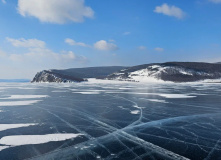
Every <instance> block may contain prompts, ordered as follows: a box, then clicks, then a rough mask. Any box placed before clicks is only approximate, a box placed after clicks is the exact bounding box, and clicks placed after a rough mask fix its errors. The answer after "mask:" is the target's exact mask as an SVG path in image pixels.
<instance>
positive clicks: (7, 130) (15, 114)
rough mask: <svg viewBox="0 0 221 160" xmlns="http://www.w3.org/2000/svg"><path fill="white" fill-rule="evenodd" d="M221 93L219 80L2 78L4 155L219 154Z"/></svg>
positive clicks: (128, 157)
mask: <svg viewBox="0 0 221 160" xmlns="http://www.w3.org/2000/svg"><path fill="white" fill-rule="evenodd" d="M220 93H221V85H220V84H218V83H217V84H206V83H186V84H174V83H155V84H143V83H126V82H125V83H123V82H115V83H109V82H106V83H96V82H93V83H92V82H85V83H73V84H30V83H17V84H16V83H0V159H1V160H22V159H29V160H38V159H39V160H48V159H53V160H94V159H105V160H113V159H114V160H118V159H122V160H167V159H168V160H185V159H192V160H218V159H221V94H220Z"/></svg>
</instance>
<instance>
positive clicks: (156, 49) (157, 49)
mask: <svg viewBox="0 0 221 160" xmlns="http://www.w3.org/2000/svg"><path fill="white" fill-rule="evenodd" d="M155 51H157V52H163V51H164V49H163V48H160V47H157V48H155Z"/></svg>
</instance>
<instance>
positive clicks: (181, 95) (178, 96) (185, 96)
mask: <svg viewBox="0 0 221 160" xmlns="http://www.w3.org/2000/svg"><path fill="white" fill-rule="evenodd" d="M159 96H161V97H164V98H195V97H196V96H189V95H187V94H159Z"/></svg>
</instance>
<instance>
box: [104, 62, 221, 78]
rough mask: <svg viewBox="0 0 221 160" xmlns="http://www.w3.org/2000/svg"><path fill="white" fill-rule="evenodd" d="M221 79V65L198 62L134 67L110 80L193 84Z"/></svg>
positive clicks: (114, 74) (115, 74) (110, 76)
mask: <svg viewBox="0 0 221 160" xmlns="http://www.w3.org/2000/svg"><path fill="white" fill-rule="evenodd" d="M219 78H221V64H212V63H197V62H169V63H162V64H147V65H140V66H134V67H131V68H128V69H124V70H121V71H119V72H116V73H113V74H111V75H109V76H108V77H107V79H109V80H122V81H135V82H147V81H148V82H153V81H154V82H155V81H172V82H193V81H199V80H205V79H219Z"/></svg>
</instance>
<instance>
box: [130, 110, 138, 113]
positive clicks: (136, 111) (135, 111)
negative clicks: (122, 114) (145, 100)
mask: <svg viewBox="0 0 221 160" xmlns="http://www.w3.org/2000/svg"><path fill="white" fill-rule="evenodd" d="M130 113H131V114H139V113H140V111H139V110H134V111H131V112H130Z"/></svg>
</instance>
